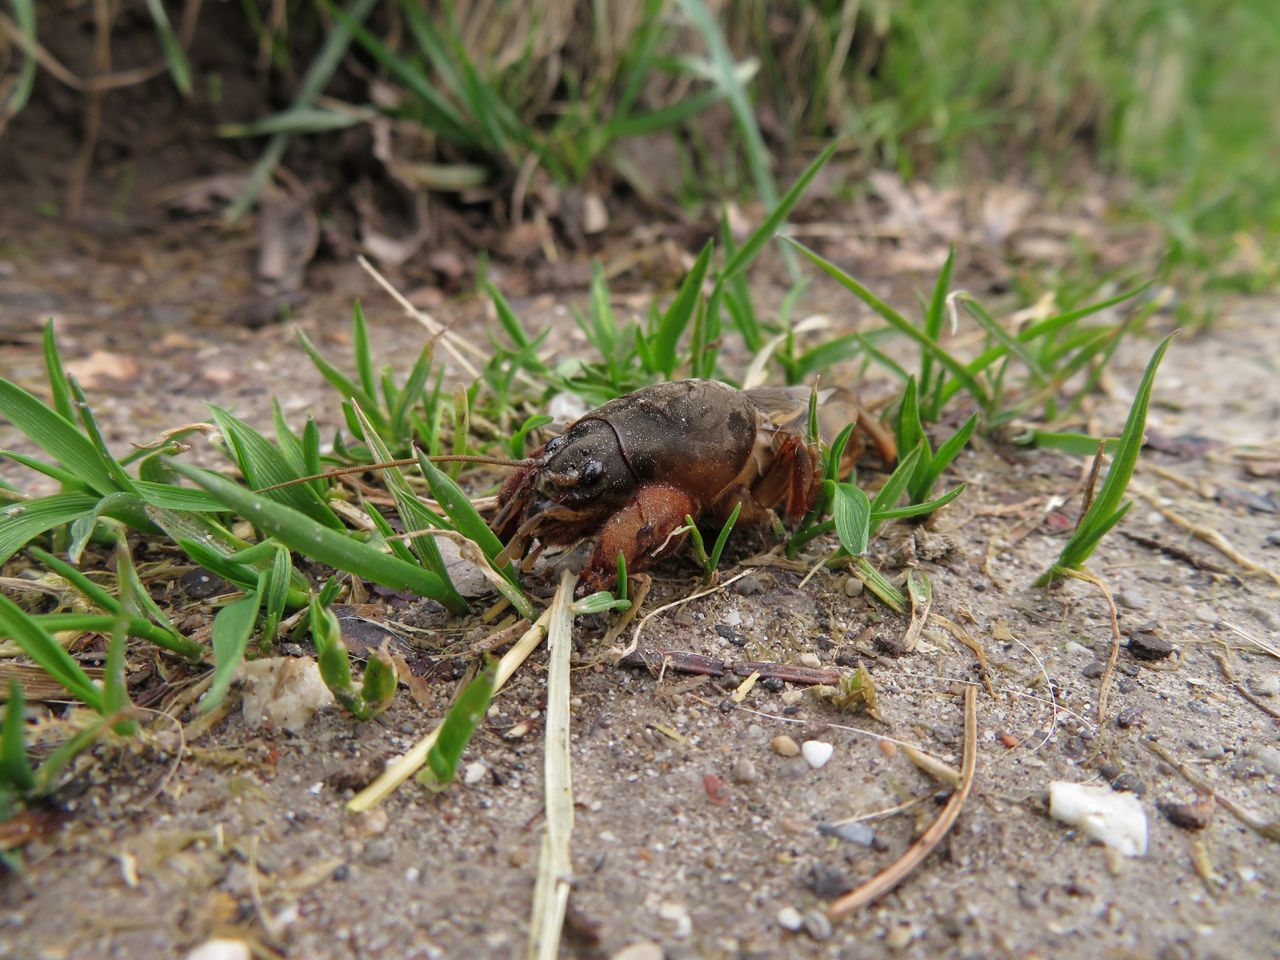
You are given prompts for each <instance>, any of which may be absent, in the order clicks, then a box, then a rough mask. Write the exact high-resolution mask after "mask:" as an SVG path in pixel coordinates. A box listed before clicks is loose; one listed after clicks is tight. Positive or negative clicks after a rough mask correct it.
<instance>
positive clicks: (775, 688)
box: [760, 677, 787, 693]
mask: <svg viewBox="0 0 1280 960" xmlns="http://www.w3.org/2000/svg"><path fill="white" fill-rule="evenodd" d="M760 686H762V687H764V688H765V689H766V690H768V691H769V692H770V693H779V692H780V691H782V690H785V689H786V687H787V685H786V683H785V682H784V681H783V679H782V678H781V677H765V678H764V679H763V680H761V681H760Z"/></svg>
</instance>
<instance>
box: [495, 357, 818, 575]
mask: <svg viewBox="0 0 1280 960" xmlns="http://www.w3.org/2000/svg"><path fill="white" fill-rule="evenodd" d="M807 398H808V390H807V389H803V388H798V389H794V390H786V389H782V390H780V389H777V388H766V389H761V390H748V391H742V390H736V389H734V388H733V387H730V386H727V385H725V384H722V383H718V382H716V381H712V380H679V381H674V382H671V383H662V384H658V385H657V386H653V387H646V388H644V389H642V390H637V391H635V392H634V393H630V394H627V395H626V396H623V397H619V398H617V399H616V400H611V401H609V402H608V403H606V404H604V405H603V406H601V407H598V408H597V409H595V410H592V411H591V412H589V413H587V414H586V415H585V416H583V417H581V418H580V419H578V420H577V421H575V422H574V423H572V424H571V425H570V426H569V428H568V429H567V430H566V431H565V432H564V433H563V434H562V435H561V436H559V437H556V438H554V439H553V440H551V441H549V442H548V443H547V444H545V445H544V446H543V447H542V448H541V449H539V450H537V451H536V452H535V453H534V454H533V456H532V457H531V458H530V462H529V464H528V465H527V466H525V467H523V468H522V469H521V470H519V471H518V472H517V473H515V474H513V475H512V476H511V477H509V478H508V480H507V482H506V483H505V484H503V487H502V491H501V493H500V494H499V497H498V500H499V504H500V508H499V511H498V514H497V516H496V517H495V518H494V520H493V523H492V526H493V530H494V532H495V533H497V535H498V536H499V537H500V538H501V539H502V540H503V541H505V542H506V543H507V550H506V552H507V554H508V555H509V556H513V557H516V556H520V557H522V556H525V555H527V554H528V553H530V550H531V546H532V541H533V540H537V541H538V542H539V543H540V544H542V545H551V546H563V545H568V544H572V543H576V542H578V541H579V540H582V539H585V538H586V537H590V536H595V535H598V536H599V542H598V545H597V547H596V550H595V552H594V553H593V555H592V556H591V558H590V559H589V560H588V561H587V565H586V567H585V569H584V570H583V584H584V585H585V587H586V588H587V589H588V590H596V589H602V588H605V587H607V586H609V585H610V584H612V582H613V580H614V577H615V574H616V570H617V558H618V554H619V553H621V554H622V555H623V556H624V557H625V558H626V562H627V569H628V571H633V572H634V571H639V570H643V569H644V568H646V567H648V566H650V565H651V564H652V563H653V562H654V561H655V560H656V559H657V558H658V557H659V556H661V555H663V554H665V553H668V552H670V551H672V550H674V549H676V548H677V547H678V546H679V545H680V543H681V541H682V540H683V537H672V536H671V534H672V532H673V531H674V530H676V529H677V528H679V527H680V526H682V525H683V524H684V518H685V516H686V515H688V516H692V517H693V518H694V519H695V520H697V519H700V518H701V517H704V516H708V515H710V516H711V517H713V518H714V519H716V520H717V521H720V522H723V521H724V520H726V519H727V518H728V516H729V515H730V514H731V513H732V512H733V509H734V507H735V506H736V505H737V504H738V503H739V502H741V503H742V512H741V514H740V515H739V519H738V522H739V523H753V522H758V521H759V520H761V519H763V518H764V517H765V516H767V514H768V512H769V510H771V509H774V508H781V512H783V513H784V514H785V516H786V517H787V518H788V519H789V520H792V521H794V520H798V519H799V518H800V517H802V516H803V515H804V514H805V512H807V511H808V510H809V509H810V508H811V507H812V506H813V504H814V501H815V500H816V499H817V496H818V491H819V490H820V488H821V485H822V458H821V455H820V452H819V450H818V448H817V447H816V446H815V445H813V444H810V443H808V442H807V440H806V438H805V435H804V429H803V424H804V422H805V417H804V412H805V410H806V408H807ZM779 407H782V408H786V409H785V417H784V418H780V417H779V416H778V415H777V414H778V409H779Z"/></svg>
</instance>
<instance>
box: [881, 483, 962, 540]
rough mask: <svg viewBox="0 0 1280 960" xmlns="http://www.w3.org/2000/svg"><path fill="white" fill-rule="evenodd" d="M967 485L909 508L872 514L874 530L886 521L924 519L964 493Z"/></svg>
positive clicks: (892, 508) (887, 509)
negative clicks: (903, 518)
mask: <svg viewBox="0 0 1280 960" xmlns="http://www.w3.org/2000/svg"><path fill="white" fill-rule="evenodd" d="M964 487H965V485H964V484H963V483H960V484H957V485H956V486H954V487H952V488H951V489H950V490H948V491H947V492H946V493H944V494H943V495H942V496H940V497H935V498H934V499H932V500H926V501H924V502H923V503H913V504H911V505H910V506H907V507H888V508H886V509H884V510H875V511H872V514H871V522H872V525H873V526H872V529H873V530H874V529H878V528H879V526H880V524H881V523H883V522H884V521H885V520H896V519H901V518H902V517H922V516H924V515H925V514H928V513H933V512H934V511H935V510H938V509H940V508H941V507H945V506H946V505H947V504H948V503H950V502H951V501H952V500H954V499H955V498H956V497H958V496H960V494H962V493H964Z"/></svg>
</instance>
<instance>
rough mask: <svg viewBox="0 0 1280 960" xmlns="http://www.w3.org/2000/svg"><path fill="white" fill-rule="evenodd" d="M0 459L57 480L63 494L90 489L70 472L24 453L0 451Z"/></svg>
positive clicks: (12, 488)
mask: <svg viewBox="0 0 1280 960" xmlns="http://www.w3.org/2000/svg"><path fill="white" fill-rule="evenodd" d="M0 457H4V458H5V459H7V460H12V461H13V462H14V463H20V464H22V466H24V467H26V468H27V469H29V470H34V471H35V472H36V473H40V474H43V475H44V476H46V477H49V478H50V479H53V480H57V481H58V483H60V484H62V492H63V493H89V492H90V490H91V489H92V488H91V487H90V486H89V485H88V484H87V483H84V482H82V481H81V480H80V478H79V477H78V476H76V475H75V474H74V473H72V472H71V471H70V470H64V469H62V468H61V467H59V466H56V465H54V464H52V463H47V462H45V461H44V460H39V459H37V458H36V457H29V456H27V455H26V454H24V453H18V452H17V451H16V450H0ZM5 486H6V488H7V489H10V490H16V489H17V488H16V487H10V486H9V485H8V484H6V485H5Z"/></svg>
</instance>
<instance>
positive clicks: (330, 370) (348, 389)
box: [298, 330, 386, 430]
mask: <svg viewBox="0 0 1280 960" xmlns="http://www.w3.org/2000/svg"><path fill="white" fill-rule="evenodd" d="M298 342H299V343H300V344H302V349H303V350H304V351H306V354H307V356H308V357H310V358H311V362H312V364H314V365H315V368H316V369H317V370H318V371H320V376H322V377H324V378H325V380H327V381H328V382H329V386H331V387H333V389H334V390H336V391H338V393H339V394H340V395H341V396H342V399H344V400H346V399H349V398H351V397H355V398H356V399H357V400H359V401H360V406H362V407H364V408H365V410H366V411H367V412H369V414H370V416H371V418H372V419H373V421H374V422H375V423H377V424H378V429H379V430H385V429H386V423H385V422H383V420H382V415H381V413H380V412H379V411H378V396H377V392H376V391H374V390H370V391H368V392H366V391H365V390H364V389H363V388H362V387H361V386H360V385H359V384H357V383H356V382H355V381H354V380H352V379H351V378H350V377H348V376H347V375H346V374H345V373H343V372H342V371H341V370H339V369H338V368H337V367H335V366H334V365H333V364H332V363H330V362H329V360H328V359H327V358H326V357H325V356H324V354H322V353H321V352H320V350H319V349H318V348H317V347H316V345H315V344H314V343H312V342H311V339H310V338H309V337H308V336H307V335H306V334H305V333H303V332H302V331H301V330H299V331H298Z"/></svg>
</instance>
